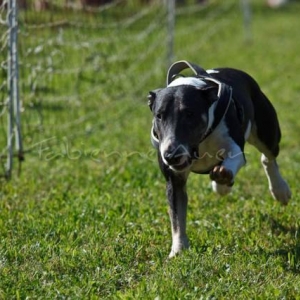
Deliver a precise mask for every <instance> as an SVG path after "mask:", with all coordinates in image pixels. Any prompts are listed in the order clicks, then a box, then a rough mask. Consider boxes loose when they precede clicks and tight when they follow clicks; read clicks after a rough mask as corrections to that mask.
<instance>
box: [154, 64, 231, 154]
mask: <svg viewBox="0 0 300 300" xmlns="http://www.w3.org/2000/svg"><path fill="white" fill-rule="evenodd" d="M185 69H191V70H192V71H193V73H194V74H195V77H196V78H198V79H200V80H203V81H204V82H212V83H213V84H215V85H216V86H217V87H218V100H217V101H216V102H215V103H216V104H215V107H214V112H213V114H214V120H213V122H211V123H209V124H208V126H207V129H206V132H205V134H204V135H203V137H202V139H201V141H200V143H201V142H203V141H204V140H205V139H206V138H207V137H208V136H209V135H210V134H211V133H212V132H213V131H214V130H215V128H216V127H217V126H218V125H219V124H220V122H221V121H222V119H223V118H224V116H225V115H226V113H227V111H228V108H229V106H230V104H231V102H232V101H233V99H232V88H231V87H230V86H229V85H227V84H225V83H223V82H220V81H219V80H216V79H214V78H212V77H211V75H210V74H208V73H207V72H206V71H205V70H204V69H203V68H201V67H199V66H197V65H195V64H193V63H190V62H188V61H185V60H181V61H178V62H175V63H174V64H173V65H171V67H170V68H169V70H168V74H167V86H168V85H169V84H170V83H171V82H172V81H173V80H174V78H175V77H176V76H178V74H180V72H181V71H183V70H185ZM151 142H152V145H153V146H154V147H155V148H156V149H158V148H159V139H158V136H157V134H156V132H155V130H154V126H152V128H151ZM193 155H194V156H195V157H194V158H196V159H197V155H196V153H195V154H193Z"/></svg>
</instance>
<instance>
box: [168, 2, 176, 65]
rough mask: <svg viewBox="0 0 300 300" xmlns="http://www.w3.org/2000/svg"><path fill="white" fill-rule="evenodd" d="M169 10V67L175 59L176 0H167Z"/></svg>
mask: <svg viewBox="0 0 300 300" xmlns="http://www.w3.org/2000/svg"><path fill="white" fill-rule="evenodd" d="M166 1H167V10H168V26H167V27H168V32H167V63H168V67H169V66H170V65H171V64H172V63H173V59H174V34H175V0H166Z"/></svg>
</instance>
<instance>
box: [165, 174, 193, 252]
mask: <svg viewBox="0 0 300 300" xmlns="http://www.w3.org/2000/svg"><path fill="white" fill-rule="evenodd" d="M167 197H168V202H169V216H170V220H171V227H172V249H171V252H170V255H169V257H173V256H175V255H176V254H177V253H179V252H180V251H181V250H183V249H185V248H188V247H189V242H188V237H187V235H186V213H187V203H188V197H187V193H186V180H185V179H184V178H182V177H181V176H178V175H174V176H170V178H169V180H168V181H167Z"/></svg>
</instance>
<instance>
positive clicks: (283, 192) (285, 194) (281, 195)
mask: <svg viewBox="0 0 300 300" xmlns="http://www.w3.org/2000/svg"><path fill="white" fill-rule="evenodd" d="M269 189H270V192H271V194H272V196H273V198H274V199H276V200H277V201H279V202H281V203H282V204H283V205H287V204H288V202H289V200H290V199H291V197H292V193H291V190H290V188H289V185H288V184H287V182H286V181H285V180H283V179H282V180H281V181H280V182H279V183H277V184H276V186H270V188H269Z"/></svg>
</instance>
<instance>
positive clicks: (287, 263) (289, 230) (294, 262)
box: [262, 216, 300, 275]
mask: <svg viewBox="0 0 300 300" xmlns="http://www.w3.org/2000/svg"><path fill="white" fill-rule="evenodd" d="M265 217H266V216H265ZM267 219H268V222H269V224H270V227H271V231H272V234H273V235H275V236H280V235H289V236H290V237H294V240H293V242H292V243H291V244H290V245H286V246H285V247H282V248H279V249H276V250H275V251H273V252H272V251H271V252H268V251H264V250H262V251H264V252H265V254H266V255H267V256H274V257H281V258H282V259H283V268H284V269H285V270H286V271H290V272H292V273H294V274H299V275H300V238H299V236H298V233H299V227H298V226H297V224H296V225H288V226H286V225H283V224H282V223H281V222H279V221H278V220H276V219H275V218H273V217H271V216H267Z"/></svg>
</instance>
